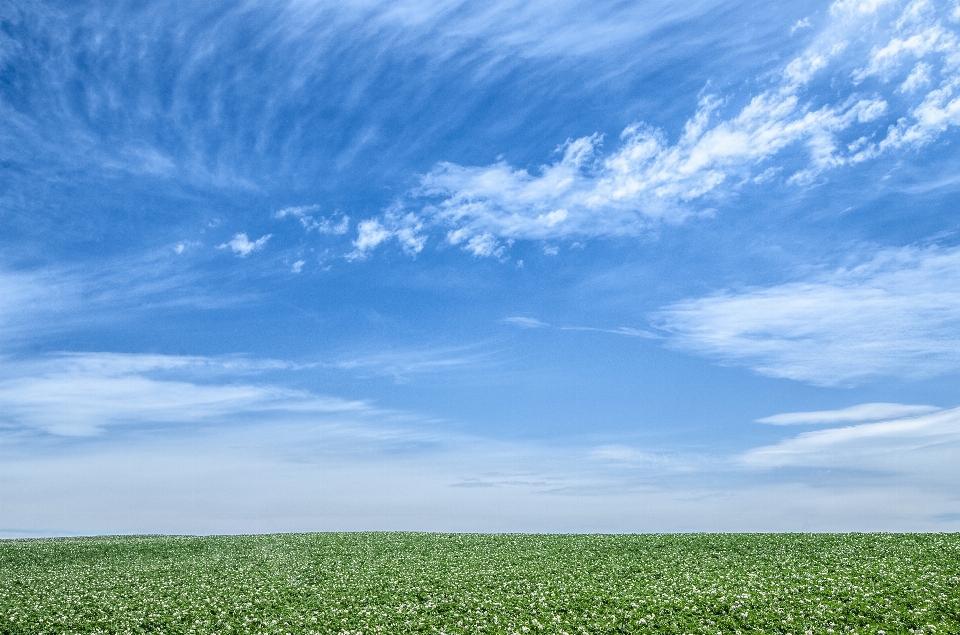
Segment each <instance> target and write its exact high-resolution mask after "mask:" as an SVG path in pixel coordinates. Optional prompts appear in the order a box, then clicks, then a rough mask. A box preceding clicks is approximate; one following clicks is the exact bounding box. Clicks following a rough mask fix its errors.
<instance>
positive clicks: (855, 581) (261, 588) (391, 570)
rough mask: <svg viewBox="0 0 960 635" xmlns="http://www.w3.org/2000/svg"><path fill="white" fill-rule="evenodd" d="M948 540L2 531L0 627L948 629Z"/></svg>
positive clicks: (952, 591)
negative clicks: (63, 535) (71, 535)
mask: <svg viewBox="0 0 960 635" xmlns="http://www.w3.org/2000/svg"><path fill="white" fill-rule="evenodd" d="M958 576H960V536H958V535H955V534H907V535H894V534H847V535H836V534H814V535H810V534H774V535H771V534H763V535H743V534H695V535H599V536H598V535H591V536H586V535H483V534H410V533H347V534H342V533H341V534H329V533H328V534H286V535H269V536H223V537H221V536H216V537H156V536H134V537H110V538H75V539H49V540H47V539H45V540H6V541H0V633H4V634H18V635H19V634H28V633H29V634H31V635H36V634H41V633H44V634H45V633H169V634H173V633H220V634H224V633H271V634H275V633H279V634H285V633H291V634H294V633H350V634H360V633H363V634H365V635H371V634H373V633H391V634H394V633H447V634H449V635H453V634H454V633H511V634H512V633H520V634H526V633H568V634H570V635H575V634H580V633H651V634H653V633H657V634H668V633H674V634H691V635H697V634H701V633H702V634H705V635H717V634H718V633H719V634H722V635H737V634H738V633H739V634H742V635H746V634H748V633H749V634H753V633H767V634H787V633H789V634H791V635H810V634H811V633H815V634H818V635H819V634H826V635H829V634H831V633H836V634H838V635H840V634H846V633H857V634H867V633H870V634H877V635H893V634H901V633H903V634H908V633H914V634H920V633H923V634H925V635H935V634H939V635H943V634H957V633H960V577H958Z"/></svg>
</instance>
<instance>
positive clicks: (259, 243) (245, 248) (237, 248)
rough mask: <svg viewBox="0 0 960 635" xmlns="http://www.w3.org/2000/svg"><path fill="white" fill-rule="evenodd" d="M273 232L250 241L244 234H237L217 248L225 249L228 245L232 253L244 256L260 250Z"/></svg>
mask: <svg viewBox="0 0 960 635" xmlns="http://www.w3.org/2000/svg"><path fill="white" fill-rule="evenodd" d="M271 236H273V234H267V235H266V236H261V237H260V238H258V239H257V240H255V241H253V242H250V239H249V238H247V235H246V234H237V235H235V236H234V237H233V239H231V240H230V242H227V243H224V244H222V245H220V246H219V247H217V249H226V248H227V247H229V248H230V249H231V250H232V251H233V253H235V254H237V256H239V257H240V258H246V257H247V256H249V255H250V254H252V253H253V252H255V251H260V250H261V249H263V246H264V245H266V244H267V241H268V240H270V237H271Z"/></svg>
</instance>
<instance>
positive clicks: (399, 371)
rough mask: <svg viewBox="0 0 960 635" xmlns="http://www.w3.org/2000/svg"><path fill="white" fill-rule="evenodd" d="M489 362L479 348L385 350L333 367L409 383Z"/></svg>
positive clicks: (349, 359)
mask: <svg viewBox="0 0 960 635" xmlns="http://www.w3.org/2000/svg"><path fill="white" fill-rule="evenodd" d="M489 359H490V354H489V353H485V352H482V351H479V350H478V349H477V347H476V346H458V347H448V348H426V349H407V350H392V351H384V352H380V353H376V354H372V355H359V356H354V357H351V358H347V359H341V360H340V361H337V362H335V363H333V364H331V365H332V366H333V367H335V368H339V369H342V370H348V371H352V372H354V373H357V374H358V375H361V376H370V375H379V376H387V377H392V378H393V379H394V380H395V381H397V382H406V381H408V380H409V378H410V377H411V376H412V375H421V374H424V373H442V372H448V371H455V370H460V369H464V368H476V367H477V366H480V365H482V364H486V363H489Z"/></svg>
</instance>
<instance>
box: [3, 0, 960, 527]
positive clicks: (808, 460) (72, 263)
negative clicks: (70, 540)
mask: <svg viewBox="0 0 960 635" xmlns="http://www.w3.org/2000/svg"><path fill="white" fill-rule="evenodd" d="M958 142H960V5H958V4H957V3H955V2H953V3H950V2H932V1H922V0H916V1H913V2H897V1H894V0H837V1H836V2H833V3H828V2H815V1H810V2H792V3H787V4H783V3H780V4H777V3H772V4H771V3H762V2H753V1H741V2H715V1H709V0H703V1H692V2H686V3H676V2H666V1H660V0H657V1H651V2H645V3H622V2H590V3H586V2H582V3H581V2H574V1H573V0H564V1H560V2H557V1H551V2H539V1H536V0H535V1H533V2H530V1H526V2H516V1H513V0H495V1H494V2H489V3H466V2H460V1H458V0H400V1H399V2H378V1H376V0H350V1H347V2H337V3H326V2H320V1H313V0H286V1H281V0H276V1H251V2H245V3H221V2H209V3H204V4H203V5H202V6H200V5H196V6H190V7H187V6H185V5H184V4H183V3H178V2H163V1H157V2H136V3H132V2H131V3H117V2H111V3H106V2H103V3H98V2H92V1H91V2H62V3H58V2H34V1H32V0H25V1H23V2H18V3H16V4H13V5H11V4H6V5H3V6H2V7H0V534H2V535H4V536H39V535H52V534H90V533H128V532H148V533H168V532H179V533H242V532H271V531H313V530H360V529H397V530H400V529H403V530H406V529H411V530H437V531H440V530H442V531H447V530H452V531H563V532H566V531H611V532H634V531H644V532H645V531H847V530H948V531H956V530H958V529H960V491H958V489H957V487H956V483H957V482H960V472H958V467H957V466H958V463H957V461H956V457H957V456H958V452H960V381H958V379H960V233H958V231H960V207H958V202H960V177H958V176H957V171H956V170H957V165H960V163H958V161H960V150H958V149H957V143H958Z"/></svg>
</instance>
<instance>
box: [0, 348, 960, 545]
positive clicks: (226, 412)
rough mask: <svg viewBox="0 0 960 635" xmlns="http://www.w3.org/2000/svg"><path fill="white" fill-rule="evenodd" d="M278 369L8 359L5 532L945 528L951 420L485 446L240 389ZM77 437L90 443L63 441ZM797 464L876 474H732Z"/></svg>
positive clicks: (154, 359) (415, 422)
mask: <svg viewBox="0 0 960 635" xmlns="http://www.w3.org/2000/svg"><path fill="white" fill-rule="evenodd" d="M437 359H439V357H438V358H437ZM407 361H411V360H407ZM413 361H416V360H413ZM421 361H422V360H421ZM427 361H428V363H429V360H427ZM404 363H405V362H404ZM287 366H289V365H288V364H285V363H284V362H277V361H275V360H250V359H244V358H207V357H181V356H165V355H123V354H92V353H86V354H74V355H62V356H55V357H49V358H46V359H43V360H39V361H34V362H30V363H17V364H9V363H8V364H6V365H5V366H4V367H3V375H2V376H0V402H2V403H3V404H4V408H3V409H2V410H0V437H2V442H3V446H4V460H3V461H2V462H0V483H2V484H3V492H4V499H3V500H4V510H5V512H6V513H5V515H4V518H5V520H6V522H5V524H4V527H2V528H0V533H3V535H38V534H40V533H46V532H52V533H58V534H61V535H62V534H71V533H117V532H167V533H184V532H187V533H223V532H271V531H272V532H275V531H303V530H314V531H316V530H358V529H365V530H371V529H394V530H396V529H411V530H424V531H618V532H622V531H784V530H798V529H800V530H804V531H850V530H860V531H862V530H888V531H889V530H944V529H947V530H949V529H951V528H955V527H956V522H952V524H951V521H949V520H946V521H945V520H941V519H938V515H942V514H944V513H949V512H951V511H955V510H956V504H955V492H954V490H955V487H954V483H955V482H956V480H957V478H960V474H957V473H956V470H957V465H956V460H955V457H956V452H957V442H958V440H960V411H958V410H948V411H943V412H939V413H935V414H932V415H924V416H921V417H914V418H911V419H906V420H903V421H895V422H884V423H881V424H868V425H861V426H852V427H848V428H840V429H836V430H828V431H822V432H823V434H821V433H814V434H813V435H800V436H799V437H796V438H795V439H789V440H787V441H785V442H783V443H780V444H777V445H774V446H768V447H763V448H756V449H754V450H751V451H749V452H747V453H744V454H742V455H740V456H737V457H733V458H734V460H733V461H730V460H729V457H723V456H700V455H675V454H664V453H662V452H660V451H658V450H656V449H653V448H638V447H636V446H634V445H630V444H628V443H623V442H616V441H615V440H612V441H610V442H607V443H600V444H596V445H594V444H591V445H588V446H581V445H577V444H566V445H560V444H544V443H539V444H538V443H535V442H530V441H517V440H515V441H510V442H498V441H494V440H491V439H485V438H479V437H474V436H467V435H458V434H456V433H451V432H450V431H449V426H448V425H442V426H440V425H436V423H442V422H432V421H431V420H429V419H425V418H423V417H420V416H416V415H415V414H412V413H398V412H393V411H384V410H379V409H376V408H374V407H372V406H370V405H369V404H367V403H365V402H362V401H348V400H342V399H337V398H332V397H321V396H318V395H315V394H312V393H308V392H304V391H298V390H290V389H287V388H283V387H278V386H273V385H264V384H258V383H255V382H252V381H250V380H245V381H243V382H238V381H237V374H238V373H249V372H254V371H257V370H258V369H274V368H278V367H287ZM121 427H122V428H125V430H124V431H123V433H120V430H118V428H121ZM134 428H135V429H134ZM39 430H45V431H47V432H50V433H53V434H54V435H61V436H60V437H59V438H56V437H51V436H50V435H43V434H37V433H36V432H37V431H39ZM98 430H99V431H100V434H99V435H97V434H96V433H97V432H98ZM79 434H86V435H94V436H88V437H87V438H85V439H82V440H76V439H73V440H71V439H69V438H64V436H62V435H79ZM584 459H587V460H584ZM795 467H829V468H843V469H859V470H871V471H872V473H873V474H874V476H873V478H872V479H871V480H869V481H864V480H863V479H861V480H860V481H859V482H857V483H847V482H844V481H843V479H840V480H838V481H837V482H835V483H833V484H832V485H831V486H830V487H825V486H823V485H822V484H816V485H810V484H806V483H804V482H802V480H801V481H800V482H783V481H780V482H777V483H773V482H766V483H762V484H757V483H756V482H755V479H753V480H750V479H748V482H747V483H746V484H744V481H743V476H744V475H750V474H751V473H752V472H753V471H754V470H757V469H776V468H795ZM678 474H683V478H682V479H678V478H677V475H678ZM731 474H732V479H731ZM887 474H892V476H886V475H887ZM145 491H148V492H150V496H149V497H144V496H143V492H145Z"/></svg>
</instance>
